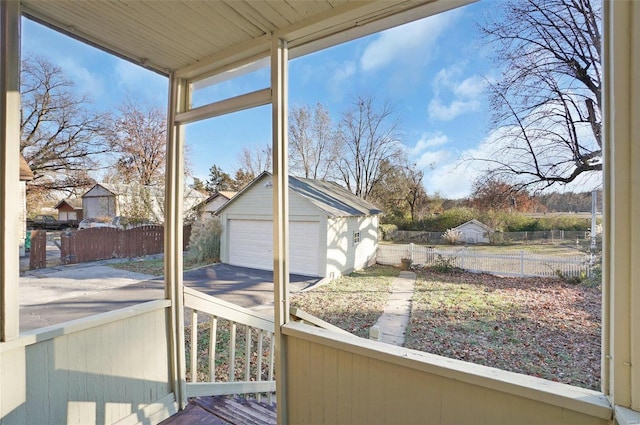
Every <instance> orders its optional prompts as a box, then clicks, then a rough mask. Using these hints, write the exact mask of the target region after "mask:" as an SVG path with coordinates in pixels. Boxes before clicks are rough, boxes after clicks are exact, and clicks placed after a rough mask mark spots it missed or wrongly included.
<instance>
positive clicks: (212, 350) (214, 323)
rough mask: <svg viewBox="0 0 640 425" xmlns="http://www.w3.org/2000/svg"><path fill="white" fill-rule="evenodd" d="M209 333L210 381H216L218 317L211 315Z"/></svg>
mask: <svg viewBox="0 0 640 425" xmlns="http://www.w3.org/2000/svg"><path fill="white" fill-rule="evenodd" d="M210 332H211V334H210V335H209V381H210V382H215V381H216V339H217V338H218V318H217V317H216V316H211V329H210Z"/></svg>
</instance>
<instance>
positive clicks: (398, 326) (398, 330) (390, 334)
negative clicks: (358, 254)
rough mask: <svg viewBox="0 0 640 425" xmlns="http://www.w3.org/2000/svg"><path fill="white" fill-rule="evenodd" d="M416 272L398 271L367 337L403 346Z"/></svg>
mask: <svg viewBox="0 0 640 425" xmlns="http://www.w3.org/2000/svg"><path fill="white" fill-rule="evenodd" d="M415 283H416V274H415V273H414V272H411V271H403V272H400V275H399V276H398V277H397V278H395V279H394V280H393V282H392V283H391V296H390V297H389V301H388V302H387V306H386V307H385V309H384V312H383V313H382V316H380V318H379V319H378V321H377V322H376V324H375V325H373V326H372V327H371V329H370V330H369V338H370V339H373V340H376V341H381V342H386V343H388V344H393V345H398V346H403V345H404V338H405V332H406V328H407V325H408V324H409V318H410V316H411V298H412V297H413V289H414V287H415Z"/></svg>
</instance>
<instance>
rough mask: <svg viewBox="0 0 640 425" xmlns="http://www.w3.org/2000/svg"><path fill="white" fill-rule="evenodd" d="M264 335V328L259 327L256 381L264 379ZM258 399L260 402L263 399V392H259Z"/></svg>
mask: <svg viewBox="0 0 640 425" xmlns="http://www.w3.org/2000/svg"><path fill="white" fill-rule="evenodd" d="M263 336H264V332H263V331H262V329H258V365H257V372H256V382H260V381H262V337H263ZM256 399H257V400H258V402H260V401H261V400H262V394H261V393H257V394H256Z"/></svg>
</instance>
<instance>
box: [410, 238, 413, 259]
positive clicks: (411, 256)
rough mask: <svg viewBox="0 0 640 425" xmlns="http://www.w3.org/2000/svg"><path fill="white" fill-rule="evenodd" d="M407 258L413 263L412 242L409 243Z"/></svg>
mask: <svg viewBox="0 0 640 425" xmlns="http://www.w3.org/2000/svg"><path fill="white" fill-rule="evenodd" d="M409 259H410V260H411V263H412V264H413V242H412V243H410V244H409Z"/></svg>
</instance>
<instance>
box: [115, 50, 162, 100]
mask: <svg viewBox="0 0 640 425" xmlns="http://www.w3.org/2000/svg"><path fill="white" fill-rule="evenodd" d="M114 71H115V80H116V81H118V84H119V85H120V87H121V88H122V89H123V90H124V91H125V92H129V93H135V94H136V96H142V97H143V98H144V99H145V100H147V101H152V102H160V101H162V100H163V99H166V97H167V87H168V82H167V79H166V78H165V77H163V76H161V75H159V74H156V73H155V72H152V71H150V70H148V69H145V68H142V67H140V66H138V65H134V64H132V63H130V62H127V61H122V60H120V61H117V62H116V65H115V70H114Z"/></svg>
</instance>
